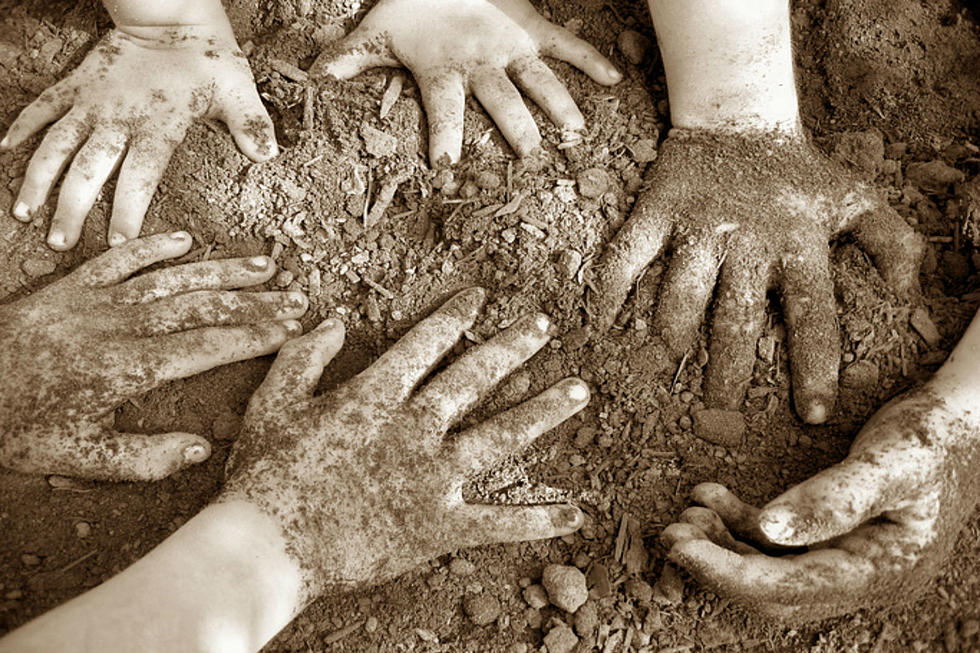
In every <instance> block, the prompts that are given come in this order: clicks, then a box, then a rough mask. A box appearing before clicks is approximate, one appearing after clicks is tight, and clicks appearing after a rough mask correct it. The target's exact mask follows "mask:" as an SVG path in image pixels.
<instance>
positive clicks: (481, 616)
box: [463, 593, 500, 626]
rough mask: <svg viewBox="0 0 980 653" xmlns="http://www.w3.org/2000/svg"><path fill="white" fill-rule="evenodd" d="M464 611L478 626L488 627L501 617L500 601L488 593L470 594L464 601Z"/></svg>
mask: <svg viewBox="0 0 980 653" xmlns="http://www.w3.org/2000/svg"><path fill="white" fill-rule="evenodd" d="M463 611H464V612H466V616H467V617H469V618H470V621H472V622H473V623H474V624H476V625H477V626H486V625H488V624H492V623H493V622H494V621H496V620H497V617H498V616H499V615H500V601H498V600H497V599H496V597H494V596H492V595H490V594H486V593H483V594H470V595H468V596H467V597H466V598H465V599H463Z"/></svg>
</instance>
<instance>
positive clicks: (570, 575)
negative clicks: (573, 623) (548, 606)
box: [541, 565, 589, 613]
mask: <svg viewBox="0 0 980 653" xmlns="http://www.w3.org/2000/svg"><path fill="white" fill-rule="evenodd" d="M541 584H542V585H544V588H545V589H546V590H548V599H549V600H550V601H551V603H552V604H553V605H555V606H557V607H559V608H561V609H562V610H565V611H567V612H572V613H574V612H575V611H576V610H578V609H579V607H580V606H581V605H582V604H583V603H585V602H586V600H588V598H589V589H588V587H587V586H586V584H585V574H583V573H582V572H581V571H580V570H579V569H577V568H576V567H571V566H568V565H548V566H547V567H545V568H544V572H543V573H542V574H541Z"/></svg>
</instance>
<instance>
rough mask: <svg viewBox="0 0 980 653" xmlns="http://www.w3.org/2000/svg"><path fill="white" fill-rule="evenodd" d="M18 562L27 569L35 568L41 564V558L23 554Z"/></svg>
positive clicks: (31, 554)
mask: <svg viewBox="0 0 980 653" xmlns="http://www.w3.org/2000/svg"><path fill="white" fill-rule="evenodd" d="M20 561H21V562H23V563H24V565H25V566H27V567H37V566H38V565H40V564H41V558H39V557H38V556H36V555H35V554H33V553H25V554H24V555H22V556H21V557H20Z"/></svg>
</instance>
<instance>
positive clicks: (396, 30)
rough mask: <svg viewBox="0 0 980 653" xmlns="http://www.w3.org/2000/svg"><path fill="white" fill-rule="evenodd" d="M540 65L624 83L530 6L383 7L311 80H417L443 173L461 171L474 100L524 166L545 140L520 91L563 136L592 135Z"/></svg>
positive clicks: (320, 63)
mask: <svg viewBox="0 0 980 653" xmlns="http://www.w3.org/2000/svg"><path fill="white" fill-rule="evenodd" d="M541 55H545V56H550V57H554V58H556V59H561V60H563V61H567V62H568V63H570V64H572V65H573V66H575V67H576V68H579V69H580V70H582V71H583V72H585V73H586V74H587V75H589V76H590V77H591V78H592V79H594V80H595V81H597V82H599V83H600V84H615V83H616V82H618V81H619V80H620V79H622V75H621V74H620V73H619V72H618V71H617V70H616V69H615V68H614V67H613V65H612V64H611V63H609V61H608V60H607V59H606V58H605V57H603V56H602V55H601V54H599V52H598V50H596V49H595V48H593V47H592V46H591V45H589V44H588V43H586V42H585V41H582V40H581V39H579V38H576V37H575V36H573V35H572V34H571V33H570V32H568V31H567V30H565V29H562V28H561V27H558V26H556V25H553V24H552V23H550V22H548V21H547V20H545V19H544V18H542V17H541V16H540V15H539V14H538V13H537V12H536V11H535V10H534V7H532V6H531V4H530V3H529V2H528V1H527V0H382V1H381V2H379V3H378V4H377V5H376V6H375V7H374V8H373V9H372V10H371V11H370V12H369V13H368V15H367V16H365V18H364V20H363V21H362V22H361V24H360V25H358V27H357V28H356V29H355V30H354V31H353V32H351V33H350V34H349V35H348V36H347V37H346V38H344V39H342V40H341V41H339V42H338V43H337V44H335V45H334V46H332V47H331V48H329V49H327V50H325V51H324V52H323V53H322V54H321V55H320V57H319V58H318V59H317V61H316V63H314V65H313V68H312V69H311V72H313V73H314V74H328V75H332V76H334V77H337V78H338V79H349V78H351V77H354V76H355V75H358V74H360V73H361V72H362V71H364V70H367V69H368V68H374V67H376V66H399V65H404V66H405V67H406V68H408V69H409V70H411V71H412V74H413V75H414V76H415V79H416V81H417V82H418V85H419V90H420V91H421V93H422V103H423V105H424V106H425V111H426V114H427V115H428V119H429V159H430V162H431V163H432V165H437V164H440V163H444V162H445V160H446V159H448V161H449V162H450V163H455V162H457V161H459V157H460V154H461V152H462V144H463V107H464V105H465V102H466V94H467V93H472V94H473V95H475V96H476V98H477V99H478V100H479V101H480V103H481V104H482V105H483V108H484V109H486V111H487V113H488V114H490V117H491V118H492V119H493V121H494V122H496V123H497V126H498V127H500V130H501V132H503V135H504V138H506V139H507V142H508V143H510V145H511V147H512V148H514V151H515V152H516V153H517V154H518V155H519V156H525V155H527V154H530V153H531V152H532V151H534V150H535V149H536V148H537V147H538V146H539V145H540V143H541V134H540V132H539V131H538V127H537V125H536V124H535V123H534V118H532V117H531V113H530V112H529V111H528V109H527V106H525V104H524V101H523V99H522V98H521V95H520V93H519V92H518V91H517V89H516V88H515V87H514V82H516V83H517V85H518V86H519V87H520V88H521V89H522V90H523V91H524V92H525V93H526V94H527V95H528V97H530V98H531V99H532V100H534V102H536V103H537V104H538V106H540V107H541V108H542V109H543V110H544V111H545V113H547V114H548V116H549V117H550V118H551V119H552V120H553V121H554V122H555V124H557V125H558V126H559V127H560V128H561V129H562V130H570V131H576V130H580V129H583V128H584V127H585V119H584V118H583V117H582V113H581V112H580V111H579V109H578V107H577V106H576V105H575V101H574V100H573V99H572V97H571V96H570V95H569V94H568V91H567V90H566V89H565V87H564V86H563V85H562V83H561V82H560V81H559V80H558V78H557V77H556V76H555V74H554V73H553V72H551V69H549V68H548V66H547V65H545V64H544V62H542V61H541V59H540V56H541ZM511 80H513V82H512V81H511Z"/></svg>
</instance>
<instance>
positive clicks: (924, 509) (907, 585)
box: [663, 386, 980, 620]
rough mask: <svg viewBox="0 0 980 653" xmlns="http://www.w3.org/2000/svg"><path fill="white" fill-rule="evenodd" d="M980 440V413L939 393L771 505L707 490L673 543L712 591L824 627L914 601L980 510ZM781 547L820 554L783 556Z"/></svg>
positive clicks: (865, 434)
mask: <svg viewBox="0 0 980 653" xmlns="http://www.w3.org/2000/svg"><path fill="white" fill-rule="evenodd" d="M978 433H980V417H978V416H977V415H976V414H975V413H974V414H972V415H967V416H966V417H964V416H962V415H959V414H958V413H957V412H956V411H953V410H950V408H949V406H948V405H947V403H946V402H945V401H944V399H943V398H942V397H941V396H940V395H938V394H936V393H935V392H933V391H932V390H930V389H929V388H928V386H927V387H926V388H923V389H922V390H919V391H916V392H912V393H910V394H908V395H905V396H903V397H900V398H899V399H897V400H895V401H893V402H892V403H891V404H889V405H887V406H885V407H884V408H883V409H882V410H881V411H879V412H878V413H877V414H876V415H875V416H874V417H873V418H872V419H871V420H870V421H869V422H868V423H867V425H866V426H865V427H864V429H863V430H862V431H861V433H860V434H859V435H858V437H857V439H856V440H855V442H854V445H853V446H852V448H851V452H850V455H848V457H847V458H846V459H845V460H844V461H843V462H841V463H840V464H838V465H836V466H834V467H831V468H829V469H827V470H825V471H823V472H820V473H819V474H817V475H816V476H814V477H813V478H811V479H809V480H807V481H805V482H803V483H801V484H800V485H797V486H796V487H794V488H792V489H791V490H789V491H788V492H786V493H784V494H783V495H781V496H780V497H778V498H776V499H775V500H774V501H772V502H771V503H769V504H768V505H767V506H765V507H764V508H763V509H762V510H759V509H757V508H754V507H752V506H749V505H747V504H744V503H742V502H741V501H739V500H738V499H737V498H736V497H735V496H734V495H733V494H731V493H730V492H729V491H728V490H726V489H725V488H723V487H722V486H720V485H716V484H711V483H705V484H702V485H699V486H697V487H696V488H695V489H694V498H695V500H696V501H698V502H699V503H701V504H703V505H704V506H706V508H699V509H690V510H688V511H685V512H684V513H683V514H682V515H681V520H680V522H679V523H676V524H671V525H670V526H668V527H667V528H666V529H665V530H664V533H663V539H664V542H665V544H666V545H667V546H668V547H669V548H670V557H671V559H672V560H674V561H675V562H677V563H678V564H680V565H683V566H684V567H686V568H687V569H688V570H689V571H690V572H691V573H692V574H693V575H694V576H695V578H697V579H698V580H699V581H701V582H703V583H704V584H705V585H707V586H708V587H709V588H710V589H711V590H712V591H715V592H717V593H719V594H722V595H724V596H728V597H731V598H733V599H735V600H738V601H739V602H741V603H743V604H745V605H746V606H747V607H749V608H750V609H752V610H755V611H758V612H761V613H764V614H767V615H771V616H777V617H781V618H785V619H790V620H814V619H822V618H826V617H830V616H834V615H838V614H842V613H845V612H848V611H853V610H855V609H858V608H863V607H867V606H868V605H869V604H874V603H879V604H881V605H882V606H885V605H892V604H894V603H895V601H896V599H912V598H914V597H915V596H916V595H917V594H918V592H919V591H920V590H921V589H922V588H924V587H926V586H928V582H929V580H930V579H931V578H932V577H933V576H935V574H936V573H937V571H938V569H939V567H940V565H941V564H942V563H943V562H944V561H945V560H946V558H947V556H948V555H949V552H950V550H951V548H952V546H953V544H954V543H955V540H956V534H957V533H958V532H959V531H960V530H961V529H962V527H963V526H964V524H965V523H966V521H967V519H969V518H970V516H971V515H972V514H973V511H974V508H975V507H976V505H977V501H978V492H980V477H978V476H977V474H976V473H975V468H976V465H977V463H978V462H980V446H978V440H977V438H978V435H977V434H978ZM704 513H709V514H710V516H708V517H706V516H705V514H704ZM711 524H721V525H720V526H717V527H712V526H711ZM733 535H735V536H737V537H739V538H742V540H744V541H738V540H735V539H734V537H733ZM746 542H748V543H746ZM760 545H761V547H763V548H764V549H765V550H768V551H769V552H770V553H769V554H763V553H761V552H760V551H759V550H757V549H755V548H754V547H758V546H760ZM780 546H784V547H806V546H809V547H811V548H810V550H809V551H806V552H804V551H801V550H799V549H795V550H793V551H792V553H793V555H786V556H782V557H780V556H778V555H776V554H774V553H773V550H778V547H780Z"/></svg>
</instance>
